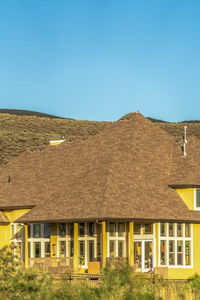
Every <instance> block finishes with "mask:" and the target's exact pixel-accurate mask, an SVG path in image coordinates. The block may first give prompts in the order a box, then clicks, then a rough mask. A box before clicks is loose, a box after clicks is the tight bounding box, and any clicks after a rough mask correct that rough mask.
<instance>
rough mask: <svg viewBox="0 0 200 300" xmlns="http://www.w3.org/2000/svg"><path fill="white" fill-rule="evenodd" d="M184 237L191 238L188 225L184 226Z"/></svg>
mask: <svg viewBox="0 0 200 300" xmlns="http://www.w3.org/2000/svg"><path fill="white" fill-rule="evenodd" d="M185 236H186V237H191V225H190V224H185Z"/></svg>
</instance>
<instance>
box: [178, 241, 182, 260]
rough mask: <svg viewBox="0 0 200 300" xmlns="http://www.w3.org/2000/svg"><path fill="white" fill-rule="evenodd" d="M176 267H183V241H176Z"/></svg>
mask: <svg viewBox="0 0 200 300" xmlns="http://www.w3.org/2000/svg"><path fill="white" fill-rule="evenodd" d="M177 265H183V241H177Z"/></svg>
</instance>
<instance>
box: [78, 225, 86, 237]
mask: <svg viewBox="0 0 200 300" xmlns="http://www.w3.org/2000/svg"><path fill="white" fill-rule="evenodd" d="M78 232H79V236H84V235H85V223H79V224H78Z"/></svg>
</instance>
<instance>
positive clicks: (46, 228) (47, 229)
mask: <svg viewBox="0 0 200 300" xmlns="http://www.w3.org/2000/svg"><path fill="white" fill-rule="evenodd" d="M50 232H51V227H50V224H44V237H45V238H46V239H49V238H50Z"/></svg>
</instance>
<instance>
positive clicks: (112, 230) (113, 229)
mask: <svg viewBox="0 0 200 300" xmlns="http://www.w3.org/2000/svg"><path fill="white" fill-rule="evenodd" d="M109 233H110V236H115V235H116V224H115V223H109Z"/></svg>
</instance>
